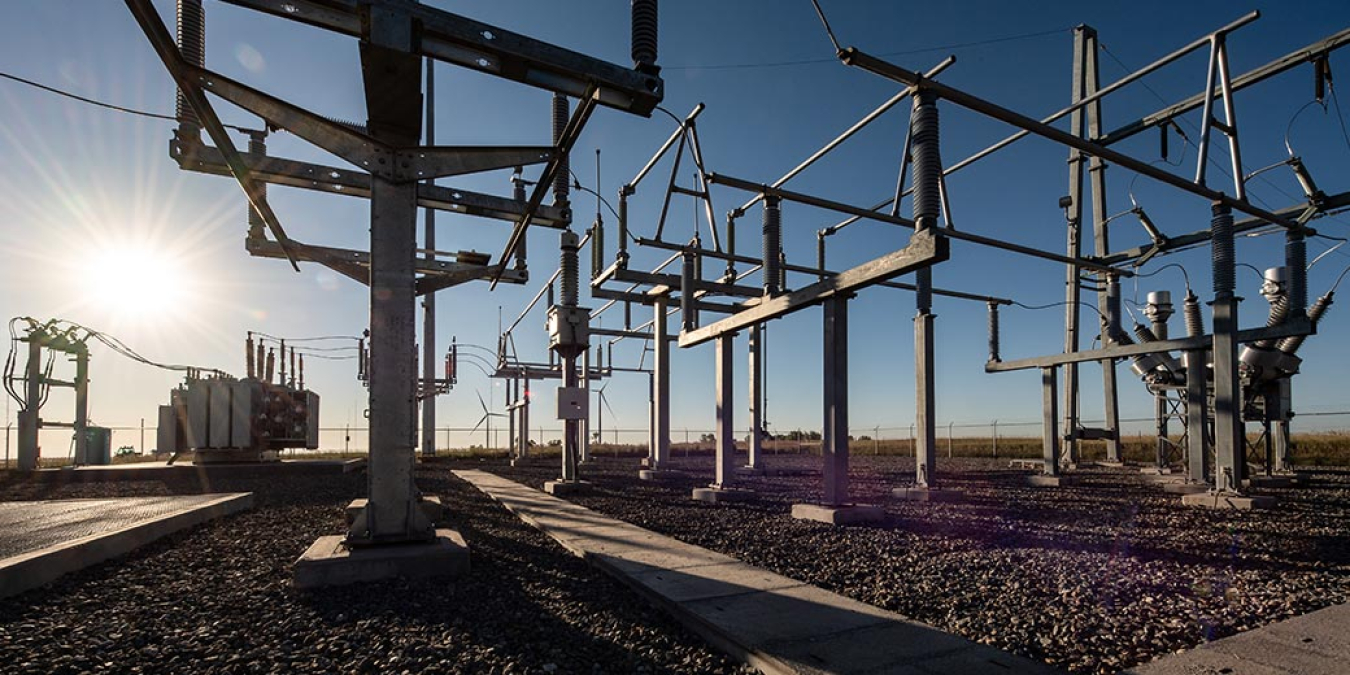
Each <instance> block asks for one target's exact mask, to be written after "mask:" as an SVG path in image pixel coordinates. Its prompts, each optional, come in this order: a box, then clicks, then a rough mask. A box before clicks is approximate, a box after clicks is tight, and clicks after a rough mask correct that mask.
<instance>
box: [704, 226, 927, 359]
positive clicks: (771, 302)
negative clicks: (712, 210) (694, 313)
mask: <svg viewBox="0 0 1350 675" xmlns="http://www.w3.org/2000/svg"><path fill="white" fill-rule="evenodd" d="M948 247H949V243H948V241H947V238H946V237H945V236H944V235H943V234H941V233H939V232H936V231H934V230H931V229H929V230H923V231H920V232H915V233H914V234H913V236H911V237H910V240H909V245H908V246H906V247H905V248H902V249H900V250H898V251H894V252H892V253H889V254H887V255H884V256H881V257H879V258H876V259H874V260H871V261H868V262H865V263H863V264H861V265H858V266H857V267H854V268H852V269H848V270H844V271H843V272H840V273H839V274H837V275H835V276H832V277H830V278H828V279H823V280H821V281H818V282H816V283H814V284H811V285H809V286H804V287H802V288H799V289H797V290H795V291H792V292H789V293H784V294H782V295H777V296H773V297H767V298H764V299H763V300H762V301H760V302H759V303H758V304H756V305H753V306H751V307H749V308H747V309H743V310H741V311H739V312H737V313H735V314H733V315H731V316H729V317H727V318H725V319H722V320H720V321H717V322H714V323H711V324H709V325H707V326H703V327H701V328H698V329H696V330H692V331H688V332H682V333H680V346H681V347H692V346H694V345H698V344H702V343H704V342H707V341H709V340H712V339H714V338H717V337H719V336H722V335H725V334H727V333H735V332H737V331H739V330H742V329H744V328H748V327H749V326H752V325H754V324H759V323H763V322H765V321H768V320H770V319H776V318H778V317H780V316H784V315H787V314H790V313H792V312H794V311H796V310H798V309H801V308H803V307H807V306H810V305H814V304H816V303H819V302H821V301H823V300H825V299H827V298H831V297H835V296H840V295H850V294H853V293H856V292H857V291H859V290H862V289H864V288H866V287H868V286H874V285H876V284H879V283H881V282H884V281H887V280H889V279H891V278H892V277H896V276H899V275H901V274H904V273H906V272H912V271H914V270H917V269H921V268H924V267H929V266H931V265H934V264H936V263H939V262H942V261H944V260H946V259H947V258H948V256H949V254H950V252H949V250H948Z"/></svg>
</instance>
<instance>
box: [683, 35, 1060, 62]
mask: <svg viewBox="0 0 1350 675" xmlns="http://www.w3.org/2000/svg"><path fill="white" fill-rule="evenodd" d="M1072 29H1073V28H1072V27H1064V28H1056V29H1053V30H1043V31H1036V32H1032V33H1019V34H1016V35H1005V36H1001V37H996V38H989V39H986V40H975V41H972V42H957V43H953V44H948V45H937V46H933V47H923V48H920V49H907V50H903V51H896V52H884V53H881V54H877V56H880V57H883V58H891V57H896V56H913V55H915V54H926V53H929V52H944V51H952V50H957V49H969V48H971V47H983V46H986V45H992V44H999V43H1002V42H1013V41H1016V40H1027V39H1031V38H1038V37H1045V36H1047V35H1058V34H1060V33H1066V32H1068V31H1070V30H1072ZM836 51H838V48H837V47H836ZM838 62H839V59H837V58H828V59H799V60H794V61H773V62H765V63H727V64H713V65H705V66H698V65H687V66H666V65H663V66H661V70H748V69H754V68H779V67H784V66H807V65H816V64H821V63H838Z"/></svg>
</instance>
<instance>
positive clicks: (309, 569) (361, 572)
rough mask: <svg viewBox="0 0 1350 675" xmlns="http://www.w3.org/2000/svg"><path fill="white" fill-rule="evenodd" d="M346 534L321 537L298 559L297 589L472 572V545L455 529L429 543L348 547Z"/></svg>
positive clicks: (296, 566)
mask: <svg viewBox="0 0 1350 675" xmlns="http://www.w3.org/2000/svg"><path fill="white" fill-rule="evenodd" d="M343 539H344V538H343V536H342V535H337V534H335V535H331V536H327V537H319V540H318V541H316V542H314V545H312V546H310V547H309V550H307V551H305V553H304V554H303V555H301V556H300V559H299V560H297V561H295V577H294V583H295V587H296V588H320V587H323V586H343V585H346V584H354V583H360V582H365V581H379V580H381V579H392V578H395V577H405V578H423V577H439V576H447V577H455V576H461V575H464V574H466V573H468V571H469V545H468V544H466V543H465V542H464V537H462V536H460V534H459V532H457V531H455V530H439V529H438V530H436V538H435V539H433V540H432V541H430V542H427V543H415V544H388V545H384V546H364V547H360V548H348V547H347V546H346V545H345V544H344V543H343Z"/></svg>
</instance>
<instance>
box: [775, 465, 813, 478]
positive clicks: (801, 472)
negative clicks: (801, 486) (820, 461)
mask: <svg viewBox="0 0 1350 675" xmlns="http://www.w3.org/2000/svg"><path fill="white" fill-rule="evenodd" d="M819 473H820V469H807V468H794V467H783V468H780V469H773V468H768V469H765V470H764V474H765V475H766V476H785V477H791V476H813V475H816V474H819Z"/></svg>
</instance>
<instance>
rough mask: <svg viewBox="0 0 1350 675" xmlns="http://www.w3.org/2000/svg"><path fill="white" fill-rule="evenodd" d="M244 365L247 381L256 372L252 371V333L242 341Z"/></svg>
mask: <svg viewBox="0 0 1350 675" xmlns="http://www.w3.org/2000/svg"><path fill="white" fill-rule="evenodd" d="M244 364H245V370H247V371H248V376H249V379H252V378H253V375H254V373H255V372H256V371H254V364H253V333H251V332H250V333H249V334H248V338H247V339H246V340H244Z"/></svg>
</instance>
